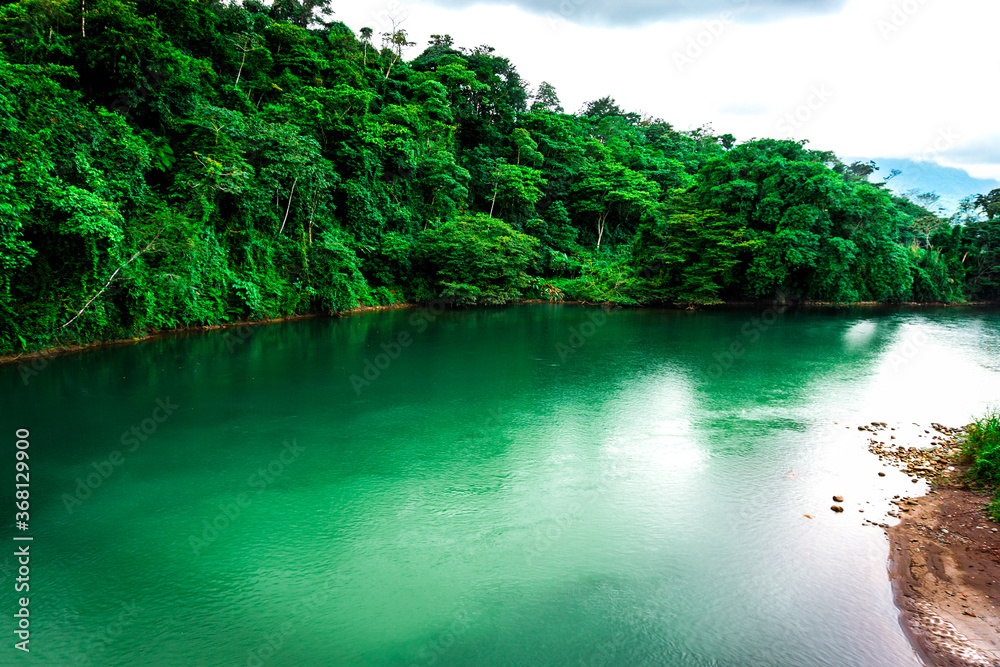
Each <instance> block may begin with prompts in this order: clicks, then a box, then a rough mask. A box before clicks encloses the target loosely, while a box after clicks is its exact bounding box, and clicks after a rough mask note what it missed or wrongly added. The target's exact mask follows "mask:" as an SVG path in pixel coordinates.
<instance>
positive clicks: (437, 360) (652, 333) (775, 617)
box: [0, 306, 1000, 666]
mask: <svg viewBox="0 0 1000 667" xmlns="http://www.w3.org/2000/svg"><path fill="white" fill-rule="evenodd" d="M415 312H416V311H396V312H387V313H375V314H370V315H366V316H363V317H350V318H345V319H342V320H312V321H305V322H296V323H288V324H281V325H274V326H267V327H255V328H252V329H251V330H250V333H249V335H247V336H246V337H245V338H243V337H240V338H239V339H238V342H235V343H234V339H233V338H232V337H230V338H226V336H225V334H224V333H223V332H215V333H211V334H203V335H193V336H185V337H178V338H170V339H164V340H159V341H155V342H152V343H149V344H144V345H138V346H133V347H124V348H114V349H107V350H101V351H96V352H93V353H89V354H83V355H78V356H73V357H63V358H58V359H56V360H54V361H53V362H52V363H50V364H49V366H48V367H47V368H46V369H45V370H44V372H42V373H40V374H39V375H38V376H37V377H33V378H31V380H30V382H29V383H28V385H27V386H26V385H24V384H23V382H22V381H21V378H20V377H19V375H18V373H17V369H16V368H11V367H6V368H2V369H0V396H2V397H3V401H4V405H5V406H6V408H7V409H5V410H4V424H5V427H6V428H7V429H8V431H10V430H13V429H15V428H29V429H30V430H31V432H32V443H33V444H32V447H33V456H37V460H34V461H33V468H32V471H33V472H35V471H37V473H36V474H37V475H38V476H37V477H33V479H32V499H33V505H32V520H33V529H34V530H36V532H35V537H36V542H35V543H34V546H33V549H36V550H37V561H36V560H33V564H35V563H37V565H36V567H35V568H34V569H33V571H32V575H33V578H32V594H33V596H34V597H33V602H32V605H33V607H32V609H33V610H38V611H37V612H35V611H33V613H37V614H38V619H39V620H38V625H37V626H36V628H35V633H36V634H35V635H33V639H35V640H36V642H37V644H36V643H35V642H33V644H32V647H33V650H32V653H31V654H30V656H25V657H26V658H27V659H26V660H25V661H24V662H25V663H26V664H39V665H69V664H102V665H134V664H148V665H176V664H198V665H253V664H259V665H265V664H266V665H303V664H308V665H342V664H382V665H411V664H418V665H432V664H433V665H470V664H475V665H513V664H545V665H560V664H573V665H576V664H585V665H644V664H645V665H749V664H752V665H810V666H812V665H838V666H840V665H859V666H860V665H874V664H878V665H890V664H891V665H917V664H919V662H918V661H917V660H916V658H915V657H914V655H913V652H912V650H911V649H910V648H909V646H908V644H907V642H906V640H905V638H904V636H903V635H902V632H901V630H900V628H899V624H898V614H897V612H896V609H895V608H894V606H893V604H892V597H891V592H890V588H889V583H888V581H887V578H886V567H885V560H886V557H887V546H886V541H885V538H884V535H883V534H882V532H881V531H880V530H878V529H874V528H871V527H864V526H863V525H862V518H864V517H870V518H875V517H876V516H878V514H879V512H884V511H885V510H886V509H887V508H888V506H887V505H886V503H885V499H886V498H887V497H891V496H892V495H893V494H895V493H900V492H903V491H911V490H912V489H913V485H912V484H909V481H908V480H907V479H906V477H905V476H903V475H901V474H897V473H894V472H891V471H890V473H889V474H888V475H887V476H886V477H884V478H881V477H878V476H877V472H878V471H879V470H882V467H881V464H880V463H879V462H878V461H877V460H873V457H872V456H871V455H869V454H868V453H867V451H866V449H865V441H864V439H863V438H861V437H860V436H859V435H858V432H857V430H856V428H855V427H856V425H857V424H859V423H865V422H870V421H875V420H877V421H886V422H900V423H906V424H910V423H912V422H914V421H919V422H921V423H927V422H930V421H937V422H941V423H946V424H963V423H965V422H967V421H968V420H969V417H970V416H971V415H973V414H975V413H977V412H980V411H981V410H982V409H983V408H984V407H985V405H986V404H987V403H988V402H990V401H991V400H992V401H997V400H998V398H1000V368H998V365H997V364H998V362H997V359H998V358H1000V314H998V313H997V312H996V311H984V310H971V309H969V310H961V309H938V310H935V309H921V310H891V309H854V310H813V311H805V310H799V311H789V312H786V313H782V314H780V315H777V316H776V317H775V316H774V314H773V312H772V313H770V314H767V319H766V320H765V319H762V318H763V316H764V314H761V313H755V312H751V311H746V310H732V311H712V312H703V313H689V312H666V311H625V310H623V311H614V312H610V313H608V314H607V317H606V318H595V317H593V314H594V312H595V311H593V310H588V309H585V308H579V307H572V306H530V307H529V306H525V307H516V308H509V309H503V310H500V309H497V310H471V311H454V312H447V313H444V314H441V315H440V316H436V317H435V318H434V320H433V321H426V323H424V321H423V320H421V319H419V318H417V319H415V318H414V314H415ZM588 324H589V325H590V326H585V325H588ZM404 332H406V333H409V334H410V335H411V336H412V344H410V345H409V346H407V347H406V348H405V349H401V350H399V351H398V352H399V353H398V354H391V355H388V354H387V356H386V357H385V358H381V359H380V358H379V355H381V354H383V353H385V351H386V350H387V349H390V350H391V349H392V347H391V345H392V341H396V340H399V335H400V334H401V333H404ZM581 332H583V334H586V335H583V334H581ZM368 362H371V364H372V365H373V366H377V372H375V371H369V374H368V375H367V376H365V375H364V373H365V372H366V368H367V364H368ZM352 375H353V376H360V377H366V378H368V380H367V382H368V383H367V384H363V385H358V384H357V383H352V382H351V379H350V378H351V376H352ZM157 400H170V401H172V402H174V403H176V404H177V405H178V406H180V407H179V408H178V409H177V410H176V412H175V413H174V414H172V415H170V416H169V418H168V419H166V420H164V421H163V423H162V424H158V425H157V427H156V429H155V430H154V431H153V432H152V433H147V434H145V437H144V439H143V440H142V441H141V442H140V443H139V445H138V446H137V447H135V448H134V451H126V452H125V453H124V461H123V462H122V463H120V464H119V465H116V466H113V470H112V472H111V473H110V474H109V475H107V476H105V477H102V478H101V479H100V480H99V483H98V484H97V485H96V487H95V488H89V487H87V486H85V487H84V488H83V491H79V489H78V487H79V484H80V482H81V480H84V482H83V483H84V484H86V481H85V480H86V479H87V476H88V475H89V474H91V473H93V472H94V471H95V470H98V469H105V470H106V468H105V467H102V466H103V462H104V461H107V460H108V458H109V456H111V454H112V453H113V452H114V451H116V450H122V448H123V444H122V443H123V439H122V437H123V434H127V433H128V432H129V431H130V429H131V428H132V427H133V426H137V425H138V426H139V427H140V428H141V424H142V423H143V420H145V419H147V418H149V417H150V415H151V414H152V412H153V410H154V409H155V408H156V405H157V403H156V401H157ZM288 442H295V443H298V444H297V446H299V447H301V453H299V454H297V455H296V456H294V457H292V456H290V455H288V454H287V453H285V454H283V452H285V448H286V447H287V444H283V443H288ZM95 466H96V467H95ZM78 491H79V493H78ZM86 491H89V493H86V494H85V495H86V497H85V498H83V499H82V500H81V501H80V502H79V503H76V504H72V506H71V508H70V510H68V508H67V507H68V506H67V503H66V501H65V498H66V497H67V496H69V497H76V496H77V495H84V492H86ZM832 495H843V496H845V507H846V509H847V512H845V513H844V514H842V515H835V514H833V513H832V512H830V511H829V505H830V497H831V496H832ZM858 510H864V512H865V513H864V514H862V513H860V512H859V511H858ZM806 515H809V516H811V517H813V518H811V519H810V518H806ZM34 553H35V552H34V551H33V554H34ZM123 610H125V611H124V612H123ZM36 645H37V648H35V646H36Z"/></svg>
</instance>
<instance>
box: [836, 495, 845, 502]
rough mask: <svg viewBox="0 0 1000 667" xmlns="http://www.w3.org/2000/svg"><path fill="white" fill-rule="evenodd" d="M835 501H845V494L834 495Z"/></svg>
mask: <svg viewBox="0 0 1000 667" xmlns="http://www.w3.org/2000/svg"><path fill="white" fill-rule="evenodd" d="M833 502H835V503H842V502H844V496H834V497H833Z"/></svg>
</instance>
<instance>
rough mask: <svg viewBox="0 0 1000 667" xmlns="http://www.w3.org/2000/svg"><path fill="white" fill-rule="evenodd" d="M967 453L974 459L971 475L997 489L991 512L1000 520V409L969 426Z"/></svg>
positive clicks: (989, 412)
mask: <svg viewBox="0 0 1000 667" xmlns="http://www.w3.org/2000/svg"><path fill="white" fill-rule="evenodd" d="M964 449H965V455H966V456H967V457H968V458H969V459H970V460H971V461H972V467H971V469H970V470H969V475H970V477H971V478H972V479H973V480H974V481H975V482H977V483H979V484H982V485H983V486H986V487H987V488H992V489H996V496H995V497H994V499H993V503H992V504H991V505H990V512H991V513H992V514H993V518H994V519H995V520H996V521H1000V409H997V408H994V409H991V410H989V411H987V413H986V414H985V415H983V416H982V417H980V418H979V419H977V420H975V421H974V422H972V424H971V425H970V426H969V431H968V435H967V437H966V441H965V448H964Z"/></svg>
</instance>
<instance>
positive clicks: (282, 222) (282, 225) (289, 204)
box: [278, 176, 299, 236]
mask: <svg viewBox="0 0 1000 667" xmlns="http://www.w3.org/2000/svg"><path fill="white" fill-rule="evenodd" d="M298 182H299V177H298V176H296V177H295V180H294V181H292V191H291V192H289V193H288V204H286V205H285V218H284V219H283V220H282V221H281V228H280V229H279V230H278V236H281V232H282V231H283V230H284V229H285V222H287V221H288V213H289V212H290V211H291V210H292V195H294V194H295V184H296V183H298Z"/></svg>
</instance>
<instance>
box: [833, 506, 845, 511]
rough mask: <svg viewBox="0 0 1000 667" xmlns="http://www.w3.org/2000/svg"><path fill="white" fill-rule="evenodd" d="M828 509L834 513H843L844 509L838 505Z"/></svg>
mask: <svg viewBox="0 0 1000 667" xmlns="http://www.w3.org/2000/svg"><path fill="white" fill-rule="evenodd" d="M830 509H832V510H833V511H834V512H843V511H844V508H843V507H841V506H840V505H832V506H831V507H830Z"/></svg>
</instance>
